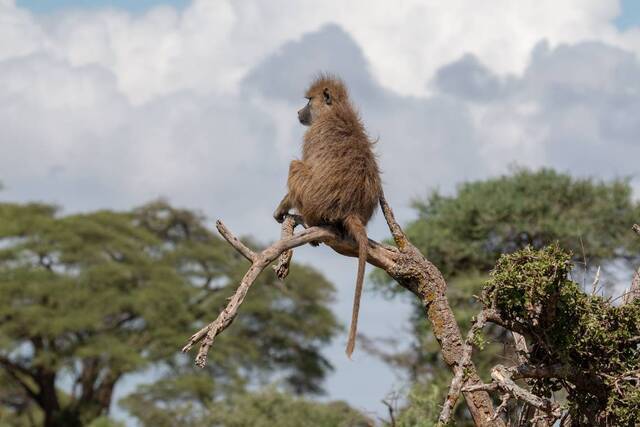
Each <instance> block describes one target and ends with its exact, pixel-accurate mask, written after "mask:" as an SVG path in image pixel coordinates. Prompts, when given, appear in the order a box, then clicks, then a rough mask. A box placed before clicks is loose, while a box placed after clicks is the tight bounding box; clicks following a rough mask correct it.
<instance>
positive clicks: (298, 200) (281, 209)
mask: <svg viewBox="0 0 640 427" xmlns="http://www.w3.org/2000/svg"><path fill="white" fill-rule="evenodd" d="M309 177H310V173H309V168H308V167H307V165H305V164H304V162H302V161H300V160H294V161H292V162H291V164H290V165H289V178H288V179H287V186H288V187H289V192H288V193H287V194H286V195H285V196H284V197H283V199H282V201H281V202H280V204H279V205H278V207H277V208H276V210H275V212H274V213H273V217H274V218H275V220H276V221H278V222H280V223H281V222H282V221H284V216H285V215H286V214H288V213H289V210H290V209H291V208H292V207H296V208H298V210H300V207H301V206H302V197H303V194H304V192H305V187H306V183H307V181H308V179H309Z"/></svg>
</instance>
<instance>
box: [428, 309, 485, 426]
mask: <svg viewBox="0 0 640 427" xmlns="http://www.w3.org/2000/svg"><path fill="white" fill-rule="evenodd" d="M485 323H487V315H486V313H485V312H484V311H481V312H480V314H478V317H477V319H476V320H475V322H474V323H473V325H472V326H471V328H470V329H469V332H468V333H467V339H466V340H465V342H464V348H463V350H462V352H463V353H462V358H461V359H460V362H459V363H458V365H457V367H456V368H455V375H454V376H453V379H452V380H451V385H450V386H449V392H448V393H447V399H446V400H445V401H444V405H442V411H440V417H439V418H438V424H439V425H446V424H447V423H448V422H449V419H450V418H451V412H452V411H453V407H454V406H455V404H456V402H457V401H458V398H459V397H460V391H462V385H463V383H464V372H465V368H466V366H467V365H468V364H469V362H471V353H473V345H472V342H473V339H474V337H475V335H476V333H478V331H480V330H482V328H483V327H484V325H485ZM496 414H497V413H496Z"/></svg>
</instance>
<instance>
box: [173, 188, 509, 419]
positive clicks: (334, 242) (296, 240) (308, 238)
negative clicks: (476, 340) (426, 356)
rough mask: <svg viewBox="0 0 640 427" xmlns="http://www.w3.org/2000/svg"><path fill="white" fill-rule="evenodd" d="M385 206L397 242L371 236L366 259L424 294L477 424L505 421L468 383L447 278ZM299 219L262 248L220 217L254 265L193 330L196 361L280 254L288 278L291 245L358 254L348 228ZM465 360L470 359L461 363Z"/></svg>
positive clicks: (471, 377)
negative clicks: (234, 231)
mask: <svg viewBox="0 0 640 427" xmlns="http://www.w3.org/2000/svg"><path fill="white" fill-rule="evenodd" d="M380 206H381V208H382V211H383V214H384V217H385V219H386V221H387V224H388V225H389V230H390V231H391V234H392V236H393V239H394V241H395V243H396V245H397V247H395V246H389V245H386V244H381V243H378V242H376V241H373V240H369V247H368V253H367V262H368V263H370V264H372V265H374V266H376V267H379V268H381V269H383V270H384V271H386V272H387V274H389V276H391V277H392V278H393V279H394V280H396V281H397V282H398V284H399V285H400V286H402V287H404V288H405V289H407V290H409V291H411V292H412V293H414V294H415V295H416V296H417V297H418V298H419V299H420V301H421V303H422V305H423V307H424V310H425V313H426V316H427V318H428V319H429V320H430V321H431V325H432V328H433V333H434V335H435V337H436V338H437V340H438V342H439V343H440V345H441V348H442V356H443V359H444V360H445V362H446V363H447V365H448V366H449V367H450V368H451V370H452V371H453V372H454V374H455V375H456V377H457V378H459V383H460V386H461V391H462V394H463V395H464V397H465V400H466V402H467V406H468V408H469V412H470V413H471V416H472V418H473V420H474V422H475V424H476V425H477V426H498V427H501V426H504V423H503V422H502V421H501V420H500V419H496V417H495V416H494V414H495V411H494V408H493V404H492V401H491V398H490V397H489V394H488V393H487V392H486V391H485V390H484V389H465V388H464V387H472V386H477V385H480V384H482V382H481V381H480V378H479V377H478V374H477V372H476V369H475V366H474V365H473V362H472V361H471V360H468V359H470V357H465V351H464V349H465V348H466V347H465V345H464V343H463V341H462V337H461V335H460V329H459V328H458V324H457V322H456V320H455V317H454V316H453V312H452V310H451V307H449V302H448V300H447V298H446V289H447V284H446V282H445V280H444V278H443V277H442V274H441V273H440V271H439V270H438V268H437V267H436V266H435V265H433V264H432V263H431V262H429V261H428V260H427V259H426V258H425V257H424V256H423V255H422V254H421V253H420V251H419V250H418V249H417V248H416V247H415V246H413V245H412V244H411V242H410V241H409V239H408V238H407V236H406V235H405V234H404V232H403V231H402V228H401V227H400V225H399V224H398V223H397V222H396V220H395V218H394V215H393V211H392V210H391V208H390V207H389V205H388V204H387V202H386V200H385V199H384V196H383V197H381V198H380ZM299 223H300V220H299V217H295V216H292V217H291V218H289V219H287V220H285V223H284V224H283V231H282V238H281V240H279V241H277V242H275V243H274V244H272V245H271V246H269V247H268V248H266V249H264V250H263V251H261V252H259V253H257V252H254V251H252V250H251V249H249V248H247V247H246V246H245V245H244V244H243V243H242V242H241V241H240V240H239V239H238V238H236V237H235V236H234V235H233V234H232V233H231V232H230V231H229V230H228V229H227V228H226V227H225V226H224V224H223V223H222V222H220V221H218V222H217V224H216V226H217V228H218V231H219V232H220V234H221V235H222V236H223V237H224V238H225V239H226V240H227V242H229V244H230V245H231V246H233V247H234V248H235V249H236V250H237V251H238V252H240V253H241V254H242V255H243V256H244V257H245V258H247V259H248V260H249V261H250V262H251V266H250V267H249V270H248V271H247V273H246V274H245V275H244V277H243V278H242V281H241V282H240V285H239V286H238V288H237V290H236V292H235V293H234V294H233V296H232V297H231V298H230V299H229V302H228V304H227V306H226V307H225V309H224V310H222V312H221V313H220V314H219V315H218V317H217V318H216V320H214V321H213V322H211V323H210V324H208V325H207V326H205V327H203V328H202V329H200V330H199V331H198V332H196V333H195V334H193V335H192V336H191V337H190V339H189V341H188V342H187V344H186V345H185V346H184V348H183V349H182V350H183V351H184V352H186V351H189V350H190V349H191V348H192V347H193V346H194V345H195V344H197V343H199V342H201V344H200V350H199V351H198V355H197V356H196V365H198V366H200V367H203V366H204V365H205V364H206V360H207V353H208V352H209V350H210V348H211V346H212V344H213V342H214V340H215V338H216V336H218V335H219V334H220V333H222V331H224V330H225V329H226V328H227V327H228V326H229V325H230V324H231V322H232V321H233V319H234V318H235V316H236V315H237V313H238V308H239V307H240V305H241V304H242V302H243V301H244V298H245V296H246V295H247V292H248V291H249V288H250V287H251V285H252V284H253V283H254V281H255V280H256V278H257V277H258V275H259V274H260V273H261V272H262V270H264V269H265V268H266V267H267V266H269V265H270V264H271V263H272V262H274V261H275V260H276V259H278V258H279V257H280V259H279V261H278V263H277V265H276V266H275V268H276V273H277V275H278V276H279V277H281V278H283V277H285V276H286V274H287V272H288V265H289V262H290V260H291V252H290V251H291V249H293V248H295V247H297V246H301V245H303V244H305V243H311V242H322V243H324V244H326V245H328V246H329V247H331V248H332V249H333V250H334V251H336V252H337V253H339V254H342V255H345V256H350V257H357V256H358V246H357V244H356V242H355V241H354V240H352V239H351V238H349V237H344V236H343V233H340V232H338V231H337V230H335V229H333V228H332V227H329V226H326V227H311V228H307V229H305V230H303V231H301V232H299V233H297V234H293V229H294V228H295V225H297V224H299ZM467 360H468V361H467ZM460 361H464V362H465V363H464V364H463V363H460ZM463 370H464V375H463V372H462V371H463ZM458 393H459V392H458Z"/></svg>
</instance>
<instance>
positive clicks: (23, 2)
mask: <svg viewBox="0 0 640 427" xmlns="http://www.w3.org/2000/svg"><path fill="white" fill-rule="evenodd" d="M16 3H17V4H18V5H19V6H22V7H26V8H28V9H29V10H31V11H33V12H37V13H48V12H56V11H59V10H64V9H67V8H105V7H110V8H117V9H126V10H128V11H131V12H143V11H145V10H146V9H149V8H150V7H153V6H155V5H158V4H166V5H170V6H174V7H179V8H182V7H184V6H185V5H186V4H188V3H189V0H17V1H16Z"/></svg>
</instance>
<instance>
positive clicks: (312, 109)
mask: <svg viewBox="0 0 640 427" xmlns="http://www.w3.org/2000/svg"><path fill="white" fill-rule="evenodd" d="M307 99H308V100H309V102H307V105H305V106H304V108H302V109H301V110H298V120H299V121H300V123H302V124H303V125H305V126H311V123H313V121H314V120H315V119H316V118H317V117H318V116H319V115H320V114H322V113H324V112H326V111H328V110H329V109H330V108H331V105H332V104H333V97H332V96H331V93H330V92H329V89H328V88H324V89H323V90H322V92H319V93H312V94H309V95H308V96H307Z"/></svg>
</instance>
